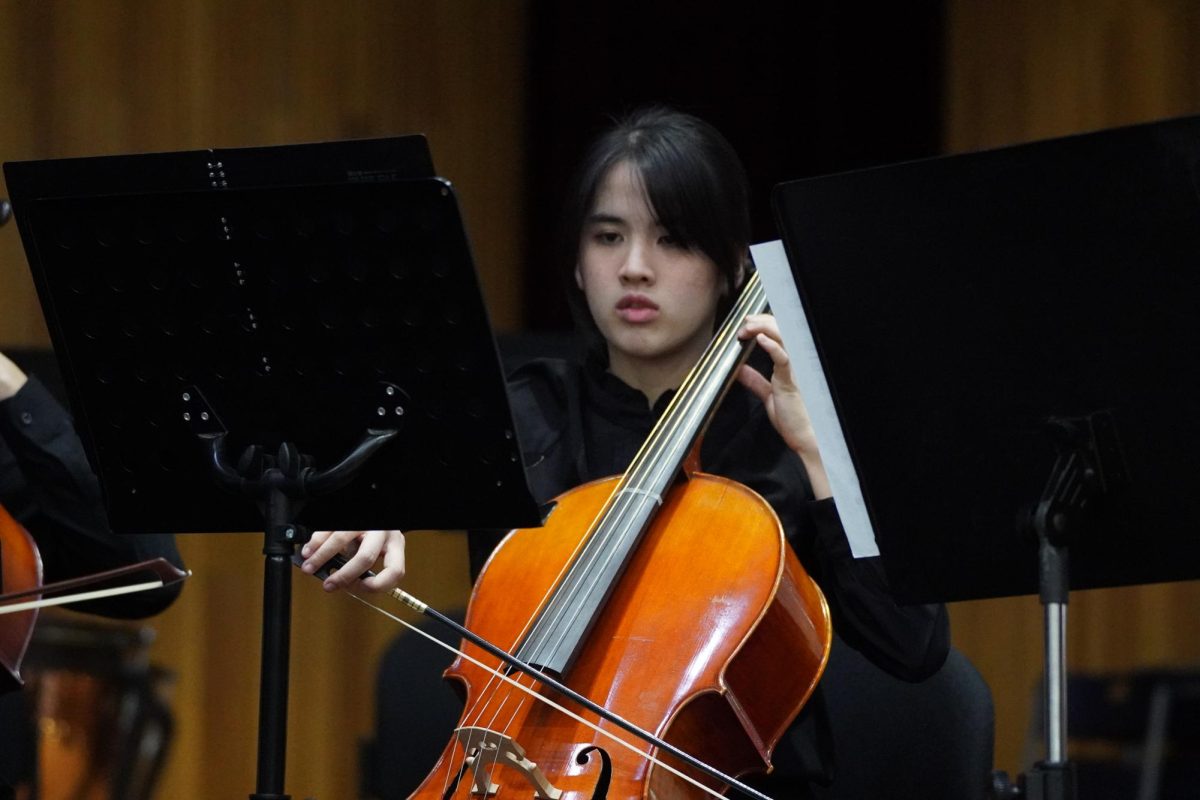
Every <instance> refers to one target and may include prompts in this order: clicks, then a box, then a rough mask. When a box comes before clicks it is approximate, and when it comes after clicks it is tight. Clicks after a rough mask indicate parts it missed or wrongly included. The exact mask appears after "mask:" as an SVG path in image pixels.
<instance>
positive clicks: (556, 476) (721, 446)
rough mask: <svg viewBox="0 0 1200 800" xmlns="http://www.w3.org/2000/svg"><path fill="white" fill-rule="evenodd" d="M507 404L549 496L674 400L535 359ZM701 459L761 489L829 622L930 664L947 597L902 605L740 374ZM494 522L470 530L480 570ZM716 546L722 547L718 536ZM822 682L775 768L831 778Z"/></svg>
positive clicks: (617, 463) (612, 456) (923, 669)
mask: <svg viewBox="0 0 1200 800" xmlns="http://www.w3.org/2000/svg"><path fill="white" fill-rule="evenodd" d="M509 393H510V398H511V401H512V407H513V416H514V419H515V422H516V425H517V431H518V433H519V438H520V441H521V447H522V450H523V455H524V458H525V464H526V470H527V474H528V477H529V481H530V486H531V488H532V490H533V494H534V497H535V499H536V500H538V501H539V502H546V501H549V500H550V499H552V498H554V497H555V496H557V495H559V494H561V493H562V492H564V491H566V490H568V489H570V488H573V487H575V486H578V485H580V484H582V483H584V482H586V481H590V480H593V479H596V478H601V477H606V476H609V475H616V474H620V473H621V472H623V471H624V470H625V469H626V468H627V467H628V466H629V464H630V463H631V462H632V460H633V457H634V454H635V453H636V452H637V450H638V449H639V448H640V447H641V445H642V443H643V441H644V440H645V439H646V437H647V436H648V435H649V432H650V429H651V428H652V427H653V425H654V423H655V422H656V421H657V419H658V417H659V416H660V415H661V414H662V412H663V411H664V410H665V409H666V406H667V404H668V403H669V402H670V399H671V396H672V394H671V393H667V394H666V395H664V396H663V397H660V398H659V399H658V401H657V402H656V403H655V405H654V407H653V408H651V407H650V405H649V402H648V400H647V398H646V396H645V395H643V394H642V393H641V392H639V391H637V390H636V389H633V388H631V387H630V386H628V385H626V384H625V383H624V382H622V381H621V380H620V379H619V378H617V377H616V376H614V375H612V374H611V373H608V372H606V371H604V370H603V369H601V368H600V367H599V366H597V365H594V364H590V365H586V366H585V365H579V364H574V363H571V362H567V361H560V360H549V359H547V360H539V361H534V362H531V363H529V364H526V365H525V366H523V367H521V368H520V369H518V370H517V371H516V372H515V373H514V375H513V376H512V378H511V379H510V382H509ZM701 468H702V469H703V471H705V472H708V473H712V474H716V475H721V476H724V477H727V478H731V479H733V480H736V481H738V482H740V483H742V484H745V485H746V486H749V487H750V488H751V489H753V490H755V491H756V492H758V493H759V494H760V495H762V496H763V498H764V499H766V501H767V502H768V503H770V505H771V507H772V508H773V509H774V510H775V512H776V513H777V514H778V516H779V519H780V522H781V523H782V525H783V529H784V531H785V534H786V536H787V539H788V541H789V542H790V543H791V546H792V548H793V549H794V550H795V552H796V554H797V556H798V557H799V558H800V561H801V563H803V564H804V567H805V569H806V570H808V572H809V574H810V575H811V576H812V577H813V578H814V580H816V581H817V583H818V585H820V587H821V589H822V591H823V592H824V593H825V596H826V599H827V600H828V602H829V607H830V612H831V615H832V619H833V625H834V630H835V631H836V632H837V633H838V635H840V636H841V638H842V639H844V640H845V641H846V642H847V643H848V644H849V645H851V646H852V647H854V648H856V649H858V650H860V651H861V652H862V653H863V654H864V655H866V656H867V657H868V658H869V659H870V660H871V661H873V662H874V663H875V664H877V665H878V666H879V667H881V668H882V669H884V670H885V671H887V672H889V673H891V674H893V675H895V676H897V677H899V678H903V679H905V680H910V681H916V680H921V679H923V678H926V677H928V676H930V675H932V674H933V673H934V672H935V671H937V669H938V668H939V667H940V666H941V664H942V662H943V661H944V660H945V658H946V653H947V652H948V649H949V643H950V633H949V623H948V619H947V615H946V610H945V607H944V606H941V605H920V606H900V605H897V604H896V603H895V601H894V600H893V599H892V597H891V594H890V592H889V590H888V587H887V580H886V577H885V574H884V571H883V568H882V565H881V564H880V563H879V559H877V558H865V559H855V558H853V557H852V556H851V553H850V548H849V544H848V542H847V540H846V535H845V532H844V531H843V529H842V525H841V521H840V519H839V518H838V514H837V510H836V508H835V507H834V501H833V500H832V499H827V500H814V499H813V493H812V489H811V487H810V485H809V481H808V475H807V473H806V471H805V469H804V466H803V464H802V463H801V461H800V458H799V457H798V456H797V455H796V454H795V453H794V452H792V451H791V450H790V449H789V448H788V447H787V446H786V445H785V444H784V442H783V440H782V438H781V437H780V436H779V434H778V433H777V432H776V431H775V429H774V427H773V426H772V425H771V422H770V420H769V419H768V417H767V414H766V409H765V408H764V407H763V405H762V403H761V402H760V401H759V400H758V399H757V398H756V397H754V396H753V395H752V394H751V393H750V392H749V391H747V390H745V389H744V388H743V387H742V386H741V385H738V384H735V385H734V386H733V387H732V388H731V390H730V391H729V393H728V395H727V396H726V398H725V399H724V401H723V402H722V404H721V407H720V408H719V409H718V411H717V414H716V415H715V417H714V418H713V421H712V424H711V425H710V427H709V429H708V432H707V433H706V435H705V438H704V441H703V443H702V445H701ZM498 537H499V534H495V533H487V532H472V534H471V539H470V547H471V568H472V573H473V575H477V574H478V572H479V570H480V568H481V567H482V565H483V563H484V561H485V560H486V558H487V556H488V554H489V553H490V552H491V550H492V548H493V547H494V546H495V544H496V542H497V541H498ZM713 550H714V552H715V553H717V554H718V557H719V552H720V542H719V541H714V543H713ZM819 695H820V690H819V687H818V692H817V693H816V695H815V696H814V699H813V700H810V702H809V704H808V705H807V706H806V708H805V711H804V712H803V713H802V714H801V716H800V718H799V719H798V720H797V722H796V724H795V725H793V726H792V729H791V730H789V732H788V734H787V735H786V736H785V737H784V740H783V741H781V742H780V745H779V747H778V748H777V750H776V754H775V759H774V761H775V764H776V768H777V772H779V773H785V774H786V773H791V774H794V775H796V776H797V777H798V778H801V779H805V780H819V781H821V782H825V781H827V780H828V779H829V775H830V771H831V768H832V752H831V744H830V741H831V740H830V737H829V735H828V723H827V721H826V720H825V719H824V717H823V714H824V712H823V708H824V706H823V702H822V701H821V699H820V697H819Z"/></svg>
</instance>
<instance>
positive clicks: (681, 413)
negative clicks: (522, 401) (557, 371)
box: [506, 274, 765, 730]
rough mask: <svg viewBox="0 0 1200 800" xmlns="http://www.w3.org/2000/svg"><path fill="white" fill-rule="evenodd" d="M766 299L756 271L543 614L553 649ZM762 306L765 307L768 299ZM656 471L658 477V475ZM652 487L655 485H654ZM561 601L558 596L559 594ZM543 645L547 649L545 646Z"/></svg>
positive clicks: (631, 529) (632, 529) (672, 465)
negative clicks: (647, 485) (552, 607)
mask: <svg viewBox="0 0 1200 800" xmlns="http://www.w3.org/2000/svg"><path fill="white" fill-rule="evenodd" d="M761 301H762V292H761V287H759V286H758V276H757V274H752V275H751V277H750V279H749V280H748V281H747V285H746V287H745V288H744V289H743V291H742V293H741V294H740V295H739V297H738V301H737V302H736V303H735V307H734V309H733V310H732V311H731V312H730V313H729V315H728V316H727V318H726V320H725V322H724V323H723V325H722V328H721V329H720V331H719V333H718V334H717V336H716V338H715V339H714V341H713V343H711V344H710V345H709V346H708V347H707V348H706V350H705V353H704V354H703V355H702V357H701V359H700V361H699V363H698V364H697V365H696V367H694V368H693V370H691V371H690V372H689V374H688V376H687V378H686V379H685V381H684V384H683V385H682V386H681V388H680V390H679V392H678V394H677V395H676V397H675V398H673V401H672V403H671V404H670V405H669V406H668V409H667V410H666V411H665V412H664V414H663V418H662V420H660V423H659V424H657V425H656V426H655V428H654V430H653V431H652V432H651V434H650V436H649V437H648V439H647V441H646V443H644V445H643V447H642V448H641V450H640V451H639V453H638V455H637V456H635V458H634V461H633V464H632V466H631V467H630V469H629V470H628V471H627V472H626V474H625V476H624V477H623V478H622V480H621V481H619V482H618V485H617V487H616V488H615V489H614V490H613V492H612V493H611V495H610V497H609V500H608V502H607V503H606V506H612V508H609V509H608V513H607V514H606V513H605V510H604V509H602V510H601V513H600V514H599V515H598V518H599V525H598V526H597V532H596V535H595V537H594V538H592V539H591V540H589V542H588V547H587V548H586V549H585V550H584V552H583V553H582V554H581V555H580V556H579V562H580V564H582V567H581V566H580V564H575V565H572V570H571V572H570V573H568V576H567V577H566V578H565V579H564V581H569V580H570V577H571V575H572V574H575V573H576V572H579V571H582V573H583V575H584V576H585V577H584V579H583V580H577V581H575V582H574V583H573V584H571V585H569V586H567V587H566V591H567V594H566V595H565V599H564V600H562V601H560V602H558V605H557V607H556V609H555V613H554V614H552V615H551V617H550V618H549V619H548V620H547V619H545V618H543V619H540V620H538V621H537V625H548V626H549V628H550V630H551V632H552V633H555V632H556V633H557V639H556V641H554V642H553V647H551V649H550V651H549V652H551V653H553V652H555V651H557V649H558V647H559V646H561V644H562V643H563V642H564V641H565V639H566V636H567V635H568V633H569V631H570V630H571V625H574V624H575V623H576V622H577V621H578V619H579V617H580V615H581V614H582V613H583V608H582V607H581V606H580V604H579V602H578V600H577V599H576V596H577V595H579V594H580V592H583V594H584V596H585V597H586V596H589V595H590V594H591V593H592V592H594V591H595V590H596V589H597V588H598V586H599V583H600V581H601V580H602V577H601V576H602V575H603V574H604V571H605V570H607V569H608V568H609V567H610V566H611V563H612V560H613V558H614V557H616V556H617V555H618V554H619V553H621V552H622V550H623V547H624V545H625V542H626V540H627V539H628V538H629V537H630V536H631V535H633V534H635V533H636V532H637V531H639V530H642V528H643V526H638V525H637V524H636V523H637V521H638V520H639V519H641V518H642V515H643V514H644V512H645V511H646V502H647V501H648V500H651V499H652V500H654V501H655V502H656V503H657V504H658V505H661V504H662V501H661V498H659V496H658V494H657V492H655V491H652V490H648V489H644V488H642V485H643V484H644V483H645V482H646V481H647V480H651V481H654V480H658V481H662V480H664V479H665V475H664V473H665V471H667V470H672V471H673V470H674V469H677V468H678V465H679V463H680V462H681V461H682V456H677V457H676V458H668V457H664V456H663V454H662V453H658V452H656V451H658V450H667V451H668V453H669V451H670V449H671V448H672V447H674V448H675V449H676V450H677V449H678V447H679V444H680V442H679V441H678V440H680V439H681V435H680V434H679V433H678V432H677V431H680V430H686V428H687V426H688V425H691V424H692V423H693V422H694V419H693V418H694V416H695V412H696V407H697V406H698V405H700V404H701V401H702V400H704V395H705V394H706V393H707V392H708V389H709V388H710V387H711V383H712V380H713V377H714V376H720V377H722V378H725V377H727V376H728V369H725V370H723V371H722V372H718V368H719V367H720V366H721V362H723V361H724V360H725V359H726V357H727V354H728V351H729V349H730V345H731V343H733V342H735V341H736V336H737V332H738V330H740V328H741V326H742V324H743V323H744V321H745V318H746V316H747V315H748V314H749V313H751V312H752V311H753V310H755V308H754V307H755V305H756V304H758V303H759V302H761ZM762 305H763V306H765V302H764V303H762ZM722 373H723V374H722ZM713 402H715V399H714V400H712V401H708V402H705V403H704V404H703V405H704V408H705V409H707V408H708V407H710V406H711V405H712V404H713ZM680 409H681V410H680ZM664 440H666V444H665V445H664V444H663V443H662V442H663V441H664ZM651 456H653V458H652V457H651ZM646 463H649V464H650V465H651V468H650V470H649V472H650V475H649V478H648V479H647V478H646V477H639V475H638V474H637V473H639V472H643V473H644V472H646V471H647V470H645V469H644V468H643V465H644V464H646ZM656 471H657V473H658V474H657V475H655V474H654V473H655V472H656ZM631 484H632V486H631ZM651 485H652V486H654V484H651ZM655 488H657V487H655ZM630 494H635V495H637V496H638V499H637V500H636V501H634V500H631V499H630V498H629V495H630ZM651 510H652V509H651ZM630 515H632V516H630ZM597 561H600V562H601V563H600V564H599V568H597V564H596V562H597ZM589 578H590V580H589ZM560 591H561V587H560ZM560 596H561V595H560ZM555 599H556V600H558V597H556V598H555ZM569 612H573V613H572V615H571V618H570V620H569V621H568V622H569V624H568V625H563V624H562V622H563V617H564V616H566V615H567V614H568V613H569ZM535 630H536V627H535ZM542 647H543V649H544V645H542ZM506 730H507V729H506Z"/></svg>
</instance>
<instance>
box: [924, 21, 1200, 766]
mask: <svg viewBox="0 0 1200 800" xmlns="http://www.w3.org/2000/svg"><path fill="white" fill-rule="evenodd" d="M948 9H949V13H948V19H947V26H946V31H947V42H946V47H947V67H948V71H947V77H946V105H945V109H946V117H945V130H946V145H947V150H948V151H949V152H964V151H969V150H976V149H981V148H987V147H997V146H1003V145H1008V144H1015V143H1018V142H1025V141H1030V140H1034V139H1041V138H1047V137H1053V136H1062V135H1067V134H1072V133H1078V132H1082V131H1088V130H1095V129H1099V128H1107V127H1112V126H1117V125H1126V124H1132V123H1137V122H1146V121H1150V120H1155V119H1162V118H1166V117H1172V116H1179V115H1184V114H1195V113H1200V7H1197V6H1196V4H1194V3H1188V2H1183V1H1182V0H1179V1H1176V0H1149V1H1148V2H1120V1H1119V0H1052V2H1038V0H1008V2H1003V3H989V2H978V1H977V0H953V2H951V3H949V5H948ZM1134 535H1136V534H1134ZM1198 603H1200V584H1197V583H1196V582H1188V583H1180V584H1171V585H1163V586H1145V587H1130V588H1123V589H1111V590H1098V591H1089V592H1082V593H1079V594H1076V595H1075V596H1074V597H1073V598H1072V602H1071V604H1070V610H1069V620H1068V657H1069V666H1070V668H1072V669H1081V670H1097V671H1099V670H1119V669H1128V668H1132V667H1139V666H1151V665H1154V666H1193V667H1200V636H1197V632H1196V621H1195V620H1196V612H1195V610H1196V608H1197V607H1198ZM952 619H953V624H954V638H955V642H956V643H957V644H958V646H959V647H960V648H961V649H963V650H964V651H965V652H966V653H967V654H968V655H969V656H970V657H971V658H972V659H973V660H974V661H975V663H976V664H977V665H978V666H979V667H980V670H981V671H982V672H983V674H984V676H985V677H986V678H987V679H988V681H989V682H990V683H991V685H992V689H993V692H994V693H995V699H996V706H997V708H996V711H997V763H998V765H999V766H1001V767H1003V768H1006V769H1008V770H1010V771H1013V770H1016V769H1018V768H1020V767H1021V766H1022V765H1021V763H1020V761H1021V750H1022V745H1023V743H1024V741H1025V737H1026V731H1027V729H1028V724H1029V716H1030V700H1031V697H1032V695H1033V692H1034V688H1035V685H1036V682H1037V681H1038V679H1039V676H1040V674H1041V663H1042V626H1041V607H1040V606H1039V605H1038V603H1037V601H1036V598H1016V599H1006V600H993V601H979V602H973V603H962V604H958V605H957V606H955V607H954V608H953V609H952ZM1036 755H1039V756H1040V755H1043V753H1036Z"/></svg>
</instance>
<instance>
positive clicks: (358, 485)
mask: <svg viewBox="0 0 1200 800" xmlns="http://www.w3.org/2000/svg"><path fill="white" fill-rule="evenodd" d="M5 175H6V178H7V181H8V186H9V190H10V192H11V194H12V199H13V205H14V207H15V209H16V216H17V222H18V225H19V227H20V231H21V236H22V240H23V242H24V245H25V250H26V253H27V255H28V258H29V262H30V266H31V269H32V271H33V275H34V279H35V282H36V285H37V288H38V292H39V296H40V298H41V302H42V305H43V308H44V309H45V312H46V318H47V322H48V324H49V328H50V332H51V335H52V337H53V340H54V345H55V350H56V353H57V355H58V358H59V361H60V364H61V366H62V373H63V378H64V381H65V383H66V386H67V390H68V394H69V396H70V398H71V405H72V409H73V411H74V414H75V421H76V425H77V427H78V429H79V433H80V437H81V439H82V440H83V442H84V445H85V447H86V449H87V451H88V455H89V457H90V459H91V461H92V464H93V466H94V467H95V468H96V470H97V473H98V475H99V477H100V479H101V485H102V488H103V490H104V495H105V502H106V505H107V509H108V513H109V517H110V522H111V524H112V527H113V529H114V530H116V531H119V532H122V533H142V532H153V531H161V532H202V531H203V532H208V531H246V530H254V529H256V528H259V527H265V529H266V544H265V547H264V555H265V559H266V561H265V567H264V570H265V571H264V575H265V580H264V619H263V662H262V696H261V703H260V725H259V756H258V779H257V790H256V792H255V794H254V795H252V797H254V798H257V799H259V800H267V799H268V798H272V799H274V798H285V797H287V795H285V794H283V779H284V757H285V752H286V749H285V743H286V720H287V716H286V715H287V678H288V646H289V629H290V597H291V565H290V560H291V556H292V554H293V552H294V549H295V546H296V545H297V544H300V543H302V542H303V541H305V540H306V539H307V530H308V528H338V529H352V530H369V529H381V528H382V529H386V528H404V529H414V528H417V529H445V528H466V527H497V528H503V527H530V526H536V525H538V524H540V518H539V514H538V509H537V506H536V505H535V503H534V502H533V499H532V497H531V496H530V493H529V489H528V486H527V484H526V481H525V474H524V467H523V465H522V463H521V459H520V453H519V449H518V445H517V441H516V437H515V432H514V427H513V424H512V419H511V414H510V410H509V405H508V398H507V394H506V390H505V386H504V381H503V376H502V373H501V369H500V365H499V361H498V358H497V354H496V348H495V344H494V342H493V339H492V334H491V329H490V326H489V323H488V318H487V313H486V310H485V308H484V305H483V300H482V296H481V294H480V291H479V286H478V283H477V280H476V277H475V271H474V266H473V263H472V260H471V255H470V252H469V249H468V246H467V240H466V236H465V234H464V231H463V225H462V221H461V218H460V215H459V211H458V206H457V201H456V199H455V196H454V194H453V192H452V191H451V189H450V186H449V184H448V183H446V182H445V181H443V180H441V179H439V178H435V177H433V167H432V162H431V160H430V158H429V153H428V149H427V147H426V145H425V141H424V139H423V137H420V136H410V137H401V138H396V139H381V140H366V141H358V142H333V143H326V144H313V145H295V146H286V147H276V148H255V149H247V150H218V151H212V150H209V151H198V152H185V153H159V154H149V155H136V156H113V157H102V158H89V159H68V160H57V161H41V162H24V163H9V164H5ZM230 454H232V455H230ZM238 454H240V456H239V455H238ZM335 490H336V491H335ZM318 495H321V498H320V500H319V501H315V500H314V501H312V502H311V504H310V505H309V506H308V507H307V508H305V506H306V504H308V503H309V501H310V499H311V498H315V497H316V496H318ZM248 500H249V501H253V503H254V504H257V505H258V507H259V509H258V511H259V513H256V512H255V510H254V508H253V505H252V503H251V502H247V501H248ZM302 510H303V511H304V517H303V518H301V517H300V514H301V511H302ZM264 518H265V524H264ZM300 522H303V523H304V525H305V526H308V528H306V527H302V526H301V525H300V524H299V523H300Z"/></svg>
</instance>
